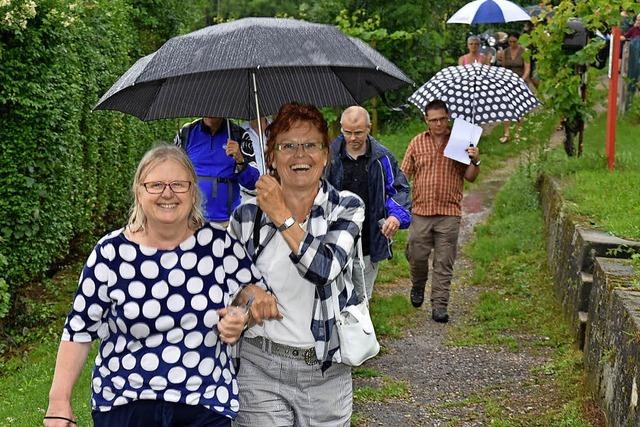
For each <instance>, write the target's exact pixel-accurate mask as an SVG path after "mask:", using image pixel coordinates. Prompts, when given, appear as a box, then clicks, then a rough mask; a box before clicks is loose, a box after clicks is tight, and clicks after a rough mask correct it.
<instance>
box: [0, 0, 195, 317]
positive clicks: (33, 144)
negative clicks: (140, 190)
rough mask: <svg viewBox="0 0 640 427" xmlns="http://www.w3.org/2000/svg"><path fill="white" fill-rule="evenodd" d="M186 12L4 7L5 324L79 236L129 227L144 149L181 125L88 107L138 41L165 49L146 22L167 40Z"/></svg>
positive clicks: (128, 60)
mask: <svg viewBox="0 0 640 427" xmlns="http://www.w3.org/2000/svg"><path fill="white" fill-rule="evenodd" d="M200 3H203V2H200ZM143 7H144V8H146V9H144V10H143V9H141V8H143ZM184 9H186V8H184V5H182V4H179V3H178V2H177V1H176V0H165V1H146V2H140V1H133V0H131V1H127V0H93V1H83V2H77V3H74V2H70V1H68V0H41V1H39V2H38V3H37V6H36V3H35V2H33V1H24V0H22V1H21V0H12V1H11V2H6V1H5V2H2V3H0V22H2V26H1V27H0V88H1V89H0V115H2V117H3V120H2V122H3V124H2V127H1V128H0V142H1V146H0V176H2V182H3V185H2V186H1V187H0V210H1V211H2V212H3V215H2V217H1V218H0V319H1V318H2V317H4V316H6V314H7V308H8V306H9V295H11V294H14V293H15V292H16V291H17V290H18V289H19V288H20V287H21V286H22V285H24V284H26V283H28V282H31V281H34V280H36V279H38V278H40V277H42V275H43V274H44V273H46V272H47V271H48V270H49V269H50V268H51V266H52V265H53V264H54V263H55V262H57V261H59V260H60V259H62V258H63V257H65V256H66V255H67V254H68V252H69V248H70V243H72V241H73V239H74V238H75V237H76V236H86V237H87V238H88V239H90V240H93V239H94V237H95V235H96V234H99V233H102V232H104V231H105V230H106V229H108V228H112V227H115V226H121V225H122V224H123V223H124V221H125V219H126V212H127V209H128V206H129V203H130V198H129V186H130V179H131V177H132V175H133V172H134V168H135V166H136V164H137V162H138V160H139V159H140V157H141V154H142V153H143V152H144V151H146V150H147V149H148V148H149V147H150V146H151V145H152V144H154V142H156V141H158V140H169V139H170V138H171V137H172V136H173V132H175V129H176V127H177V124H174V123H173V122H171V121H164V122H159V123H155V124H147V123H143V122H140V121H139V120H138V119H136V118H132V117H128V116H125V115H124V114H121V113H110V112H97V113H92V112H91V108H92V107H93V105H94V104H95V102H96V101H97V100H98V98H99V96H100V95H101V94H102V93H104V92H105V91H106V90H107V89H108V88H109V86H110V85H111V84H113V82H114V81H115V80H116V79H117V77H118V76H119V75H120V74H122V73H123V72H124V71H125V70H126V69H127V68H128V67H129V66H130V65H131V64H132V63H133V62H134V61H135V59H137V56H136V55H137V53H138V51H139V47H140V46H145V47H146V48H157V47H158V43H160V41H157V42H156V41H155V40H154V39H151V38H149V37H147V33H148V31H147V28H148V27H149V26H150V24H149V22H156V21H157V25H156V27H158V26H161V25H165V28H164V29H163V31H164V32H163V31H160V33H161V34H163V35H165V34H166V35H167V36H168V35H170V33H171V32H173V34H175V32H176V31H178V30H179V29H182V28H184V26H180V25H177V24H176V23H175V21H176V20H178V21H179V20H180V19H183V20H186V22H188V23H189V25H193V22H194V19H195V18H194V13H195V12H194V11H193V10H192V11H189V12H188V13H185V12H183V10H184ZM194 9H195V8H194ZM134 12H135V13H134ZM141 16H144V19H145V21H144V23H146V26H145V27H144V28H142V29H138V28H136V27H135V25H134V21H135V20H134V19H133V17H136V19H138V20H139V19H140V17H141ZM154 17H155V18H157V17H167V18H166V21H168V23H166V22H165V21H163V20H159V19H158V20H156V21H154V19H155V18H154ZM169 17H170V18H171V19H169ZM154 43H155V44H154ZM132 53H133V55H132ZM147 53H148V52H147ZM74 243H76V242H74Z"/></svg>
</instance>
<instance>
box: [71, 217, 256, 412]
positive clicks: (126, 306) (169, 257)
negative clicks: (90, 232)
mask: <svg viewBox="0 0 640 427" xmlns="http://www.w3.org/2000/svg"><path fill="white" fill-rule="evenodd" d="M259 280H260V276H259V273H258V271H257V269H256V268H255V266H254V265H253V264H252V263H251V261H250V259H249V258H248V257H247V255H246V253H245V252H244V250H243V249H242V246H241V245H239V244H238V243H237V242H236V241H235V240H233V239H231V238H230V237H229V236H228V235H227V234H226V232H225V231H224V230H220V229H217V228H214V227H211V226H209V225H205V226H204V227H203V228H201V229H200V230H198V232H196V233H195V234H194V236H192V237H190V238H188V239H187V240H185V241H184V242H183V243H182V244H181V245H179V247H177V248H175V249H174V250H157V249H155V248H151V247H145V246H140V245H138V244H136V243H134V242H131V241H129V240H128V239H127V238H126V237H125V236H124V235H123V233H122V230H120V231H118V232H113V233H110V234H109V235H107V236H105V237H103V238H102V239H101V240H100V241H99V242H98V244H97V245H96V247H95V249H94V250H93V251H92V252H91V254H90V255H89V258H88V260H87V263H86V264H85V267H84V269H83V271H82V274H81V276H80V280H79V282H78V290H77V292H76V296H75V297H74V300H73V308H72V310H71V312H70V313H69V316H68V317H67V321H66V323H65V327H64V331H63V339H66V340H71V341H78V342H87V341H89V340H93V339H98V338H99V339H100V340H101V345H100V350H99V353H98V355H97V356H96V366H97V369H95V370H94V373H93V380H92V391H93V395H92V407H93V408H94V409H100V410H109V409H110V408H112V407H114V406H118V405H124V404H126V403H129V402H131V401H132V400H136V399H163V400H166V401H171V402H181V403H187V404H190V405H204V406H205V407H207V408H209V409H212V410H215V411H218V412H220V413H222V414H223V415H227V416H234V414H235V413H236V412H237V411H238V400H237V399H238V390H237V384H236V383H235V380H234V375H235V374H234V370H233V367H232V365H231V358H230V357H229V354H228V351H229V350H228V348H227V346H226V344H224V343H223V342H222V341H220V340H219V339H218V336H217V334H216V332H215V325H216V324H217V323H218V320H219V316H218V312H217V310H218V309H220V308H222V307H224V305H225V304H226V303H228V302H229V300H230V298H231V297H232V295H230V292H231V294H232V293H233V292H234V291H236V290H237V288H238V286H239V285H240V286H242V285H245V284H248V283H254V282H257V281H259Z"/></svg>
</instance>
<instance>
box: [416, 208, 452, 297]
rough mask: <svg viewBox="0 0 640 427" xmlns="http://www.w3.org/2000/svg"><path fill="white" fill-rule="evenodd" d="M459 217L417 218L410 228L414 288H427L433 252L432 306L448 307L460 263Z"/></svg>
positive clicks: (417, 216)
mask: <svg viewBox="0 0 640 427" xmlns="http://www.w3.org/2000/svg"><path fill="white" fill-rule="evenodd" d="M459 231H460V217H459V216H444V215H437V216H419V215H413V219H412V221H411V226H410V227H409V239H408V241H407V249H406V256H407V260H408V261H409V266H410V268H411V283H412V285H413V287H414V288H417V289H424V288H425V286H426V284H427V278H428V275H429V257H430V255H431V251H432V250H433V259H432V264H433V272H432V273H431V307H432V308H446V307H447V304H448V303H449V290H450V288H451V277H452V276H453V264H454V263H455V261H456V254H457V248H458V233H459Z"/></svg>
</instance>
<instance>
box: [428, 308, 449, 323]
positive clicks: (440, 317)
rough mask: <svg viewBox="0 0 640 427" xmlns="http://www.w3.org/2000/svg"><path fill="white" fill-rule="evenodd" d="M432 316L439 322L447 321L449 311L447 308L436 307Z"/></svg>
mask: <svg viewBox="0 0 640 427" xmlns="http://www.w3.org/2000/svg"><path fill="white" fill-rule="evenodd" d="M431 318H432V319H433V320H435V321H436V322H438V323H447V322H448V321H449V313H447V309H446V308H434V309H433V311H432V312H431Z"/></svg>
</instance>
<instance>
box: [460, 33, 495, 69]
mask: <svg viewBox="0 0 640 427" xmlns="http://www.w3.org/2000/svg"><path fill="white" fill-rule="evenodd" d="M467 48H468V49H469V53H467V54H465V55H462V56H461V57H460V58H458V65H468V64H473V63H476V62H477V63H480V64H486V65H489V63H490V62H489V61H490V60H491V58H488V57H486V56H485V55H483V54H481V53H480V37H478V36H469V38H467Z"/></svg>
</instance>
